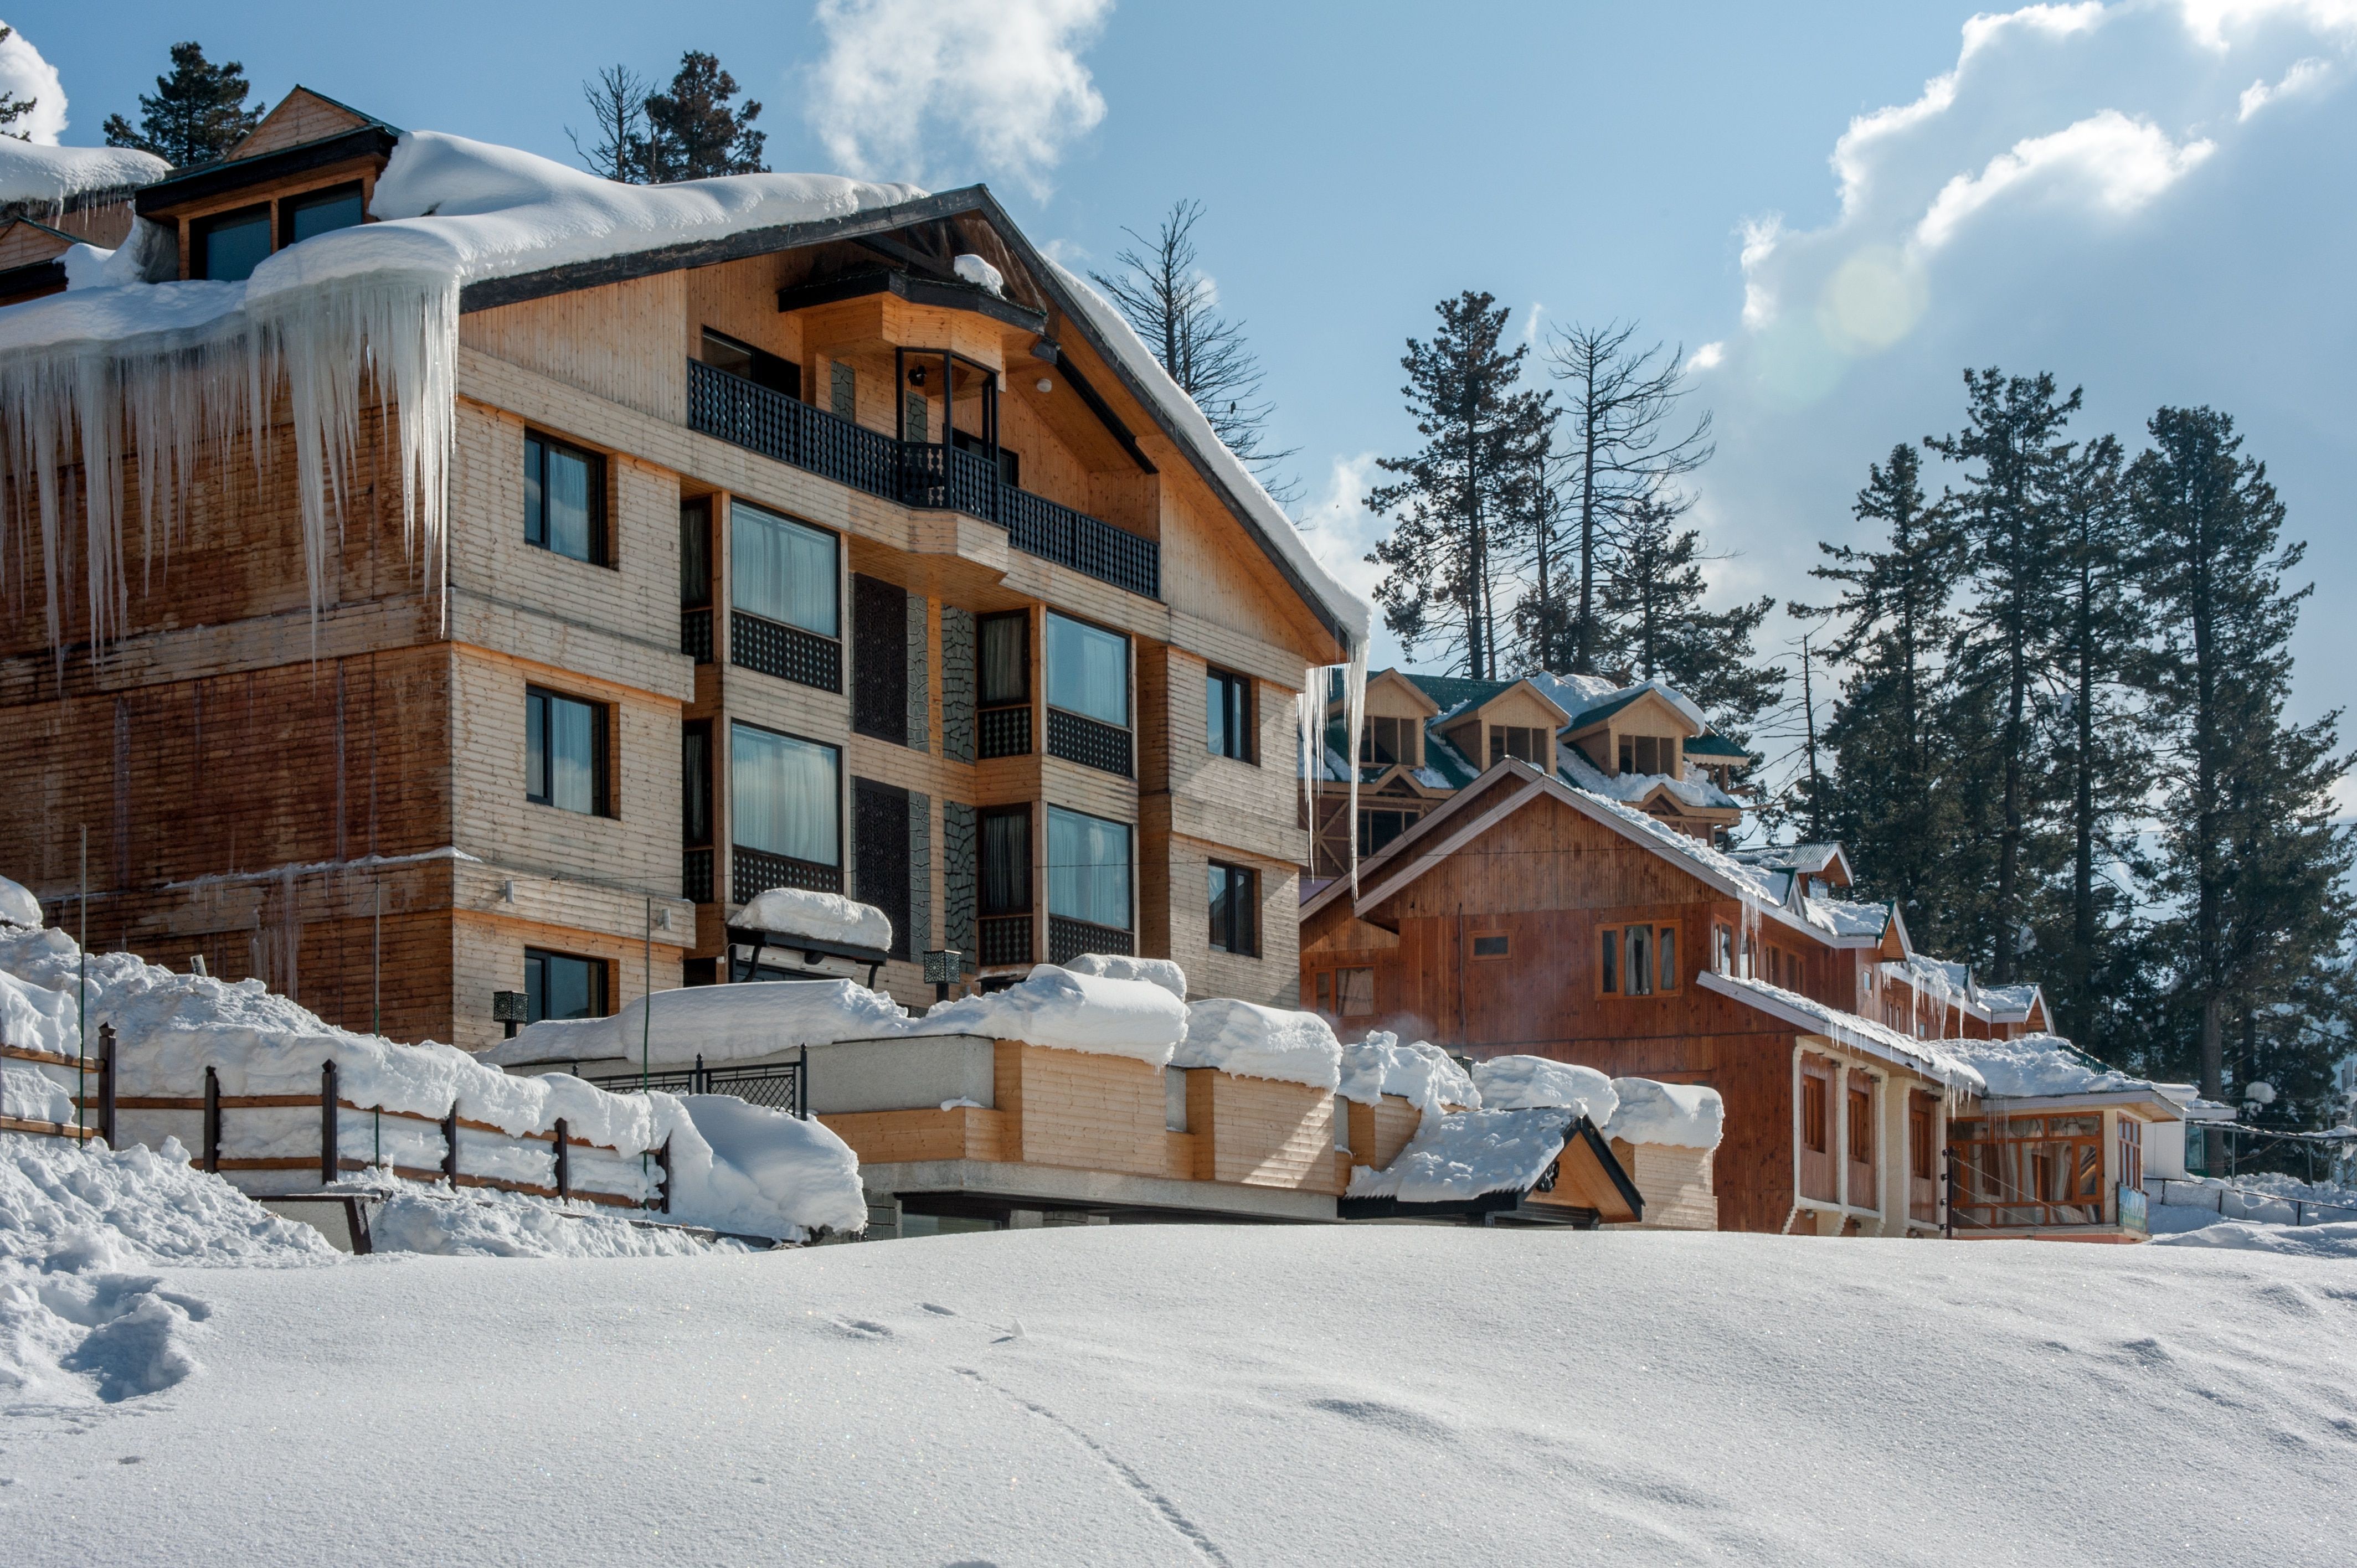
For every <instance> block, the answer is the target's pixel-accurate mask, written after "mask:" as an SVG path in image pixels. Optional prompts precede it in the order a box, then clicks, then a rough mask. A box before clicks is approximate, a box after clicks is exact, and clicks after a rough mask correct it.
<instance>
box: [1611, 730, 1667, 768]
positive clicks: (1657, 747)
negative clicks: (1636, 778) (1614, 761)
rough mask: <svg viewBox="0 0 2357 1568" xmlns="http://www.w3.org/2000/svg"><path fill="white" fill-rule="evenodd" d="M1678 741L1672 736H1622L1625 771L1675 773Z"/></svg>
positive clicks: (1621, 743)
mask: <svg viewBox="0 0 2357 1568" xmlns="http://www.w3.org/2000/svg"><path fill="white" fill-rule="evenodd" d="M1677 764H1678V743H1677V741H1676V739H1675V738H1674V737H1673V736H1659V735H1624V736H1621V737H1620V771H1621V772H1623V773H1674V772H1675V771H1676V769H1677Z"/></svg>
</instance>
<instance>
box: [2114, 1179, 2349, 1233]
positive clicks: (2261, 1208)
mask: <svg viewBox="0 0 2357 1568" xmlns="http://www.w3.org/2000/svg"><path fill="white" fill-rule="evenodd" d="M2144 1185H2145V1190H2146V1191H2147V1193H2152V1200H2153V1201H2154V1202H2155V1203H2158V1204H2174V1205H2176V1206H2177V1207H2179V1208H2207V1209H2212V1210H2214V1211H2215V1212H2216V1214H2217V1216H2218V1218H2219V1219H2250V1220H2255V1221H2257V1222H2259V1223H2261V1224H2266V1225H2281V1224H2284V1223H2286V1221H2285V1219H2284V1218H2283V1217H2284V1213H2285V1211H2286V1210H2289V1211H2290V1214H2291V1219H2290V1221H2289V1223H2291V1224H2293V1225H2329V1224H2333V1223H2336V1222H2339V1221H2341V1220H2349V1219H2357V1207H2352V1206H2351V1205H2349V1204H2345V1203H2323V1202H2319V1200H2317V1199H2315V1198H2313V1197H2281V1196H2279V1195H2278V1194H2276V1193H2272V1192H2253V1191H2251V1190H2249V1189H2248V1188H2245V1187H2221V1186H2218V1185H2216V1184H2214V1183H2212V1182H2206V1181H2181V1180H2179V1179H2178V1178H2176V1177H2174V1176H2147V1177H2146V1178H2145V1184H2144ZM2156 1185H2158V1187H2159V1188H2160V1190H2159V1191H2158V1192H2157V1193H2153V1192H2152V1188H2153V1187H2155V1186H2156ZM2171 1187H2175V1188H2176V1189H2177V1194H2176V1196H2174V1197H2172V1196H2170V1193H2169V1189H2170V1188H2171ZM2188 1192H2191V1193H2194V1194H2197V1195H2199V1194H2203V1193H2207V1194H2208V1195H2209V1197H2208V1198H2207V1200H2206V1201H2205V1200H2204V1199H2203V1198H2201V1197H2199V1196H2196V1197H2192V1198H2190V1199H2189V1198H2188V1197H2186V1196H2185V1195H2186V1194H2187V1193H2188ZM2229 1194H2231V1195H2232V1196H2233V1198H2234V1203H2235V1207H2234V1208H2233V1210H2232V1211H2231V1212H2230V1211H2229V1210H2228V1209H2227V1207H2226V1198H2227V1197H2228V1195H2229ZM2319 1210H2321V1211H2322V1214H2321V1218H2311V1216H2315V1215H2317V1214H2318V1213H2319Z"/></svg>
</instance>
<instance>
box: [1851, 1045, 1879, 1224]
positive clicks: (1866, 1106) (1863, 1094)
mask: <svg viewBox="0 0 2357 1568" xmlns="http://www.w3.org/2000/svg"><path fill="white" fill-rule="evenodd" d="M1849 1157H1850V1158H1851V1159H1852V1160H1854V1161H1856V1162H1857V1164H1859V1165H1872V1164H1873V1163H1874V1085H1873V1082H1872V1080H1870V1079H1869V1080H1867V1081H1866V1082H1863V1083H1861V1082H1860V1081H1858V1075H1857V1073H1856V1072H1855V1071H1853V1072H1852V1073H1851V1074H1850V1080H1849ZM1850 1196H1851V1201H1852V1202H1854V1203H1856V1202H1859V1199H1858V1197H1857V1194H1855V1193H1853V1194H1851V1195H1850ZM1863 1206H1864V1205H1863V1204H1862V1203H1861V1204H1860V1207H1863Z"/></svg>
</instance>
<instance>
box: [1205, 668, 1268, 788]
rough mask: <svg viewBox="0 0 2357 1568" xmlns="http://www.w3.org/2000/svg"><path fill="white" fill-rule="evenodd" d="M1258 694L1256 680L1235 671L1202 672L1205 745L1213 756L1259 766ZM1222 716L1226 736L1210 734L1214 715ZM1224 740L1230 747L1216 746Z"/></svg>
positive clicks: (1226, 745) (1216, 670) (1215, 670)
mask: <svg viewBox="0 0 2357 1568" xmlns="http://www.w3.org/2000/svg"><path fill="white" fill-rule="evenodd" d="M1258 709H1259V703H1258V693H1257V691H1256V689H1255V686H1254V682H1253V678H1252V677H1251V676H1249V675H1239V674H1237V673H1236V672H1235V671H1232V670H1221V669H1217V668H1211V669H1207V670H1205V671H1204V672H1203V745H1204V746H1205V748H1206V749H1207V750H1209V751H1210V752H1211V755H1212V756H1213V757H1227V758H1229V759H1230V760H1231V761H1234V762H1243V763H1248V764H1251V765H1252V766H1254V767H1257V766H1259V764H1260V744H1259V741H1260V714H1259V712H1258ZM1214 713H1217V714H1219V715H1220V720H1221V728H1222V731H1224V732H1225V733H1224V734H1223V735H1222V736H1213V734H1212V733H1211V715H1212V714H1214ZM1217 740H1224V741H1225V742H1226V743H1227V744H1225V745H1218V744H1214V743H1215V741H1217Z"/></svg>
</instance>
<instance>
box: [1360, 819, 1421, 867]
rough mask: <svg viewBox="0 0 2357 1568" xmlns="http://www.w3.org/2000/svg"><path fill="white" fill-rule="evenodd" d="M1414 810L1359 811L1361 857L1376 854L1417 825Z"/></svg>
mask: <svg viewBox="0 0 2357 1568" xmlns="http://www.w3.org/2000/svg"><path fill="white" fill-rule="evenodd" d="M1416 822H1417V814H1416V813H1415V812H1414V811H1372V810H1369V811H1361V812H1360V813H1359V854H1360V856H1361V858H1364V857H1365V856H1367V855H1371V854H1374V853H1375V852H1376V851H1377V850H1379V849H1381V848H1383V846H1384V845H1385V844H1387V843H1391V842H1392V840H1394V839H1395V838H1397V837H1399V836H1400V834H1402V833H1404V832H1407V831H1408V829H1410V828H1412V827H1414V826H1415V824H1416Z"/></svg>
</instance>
